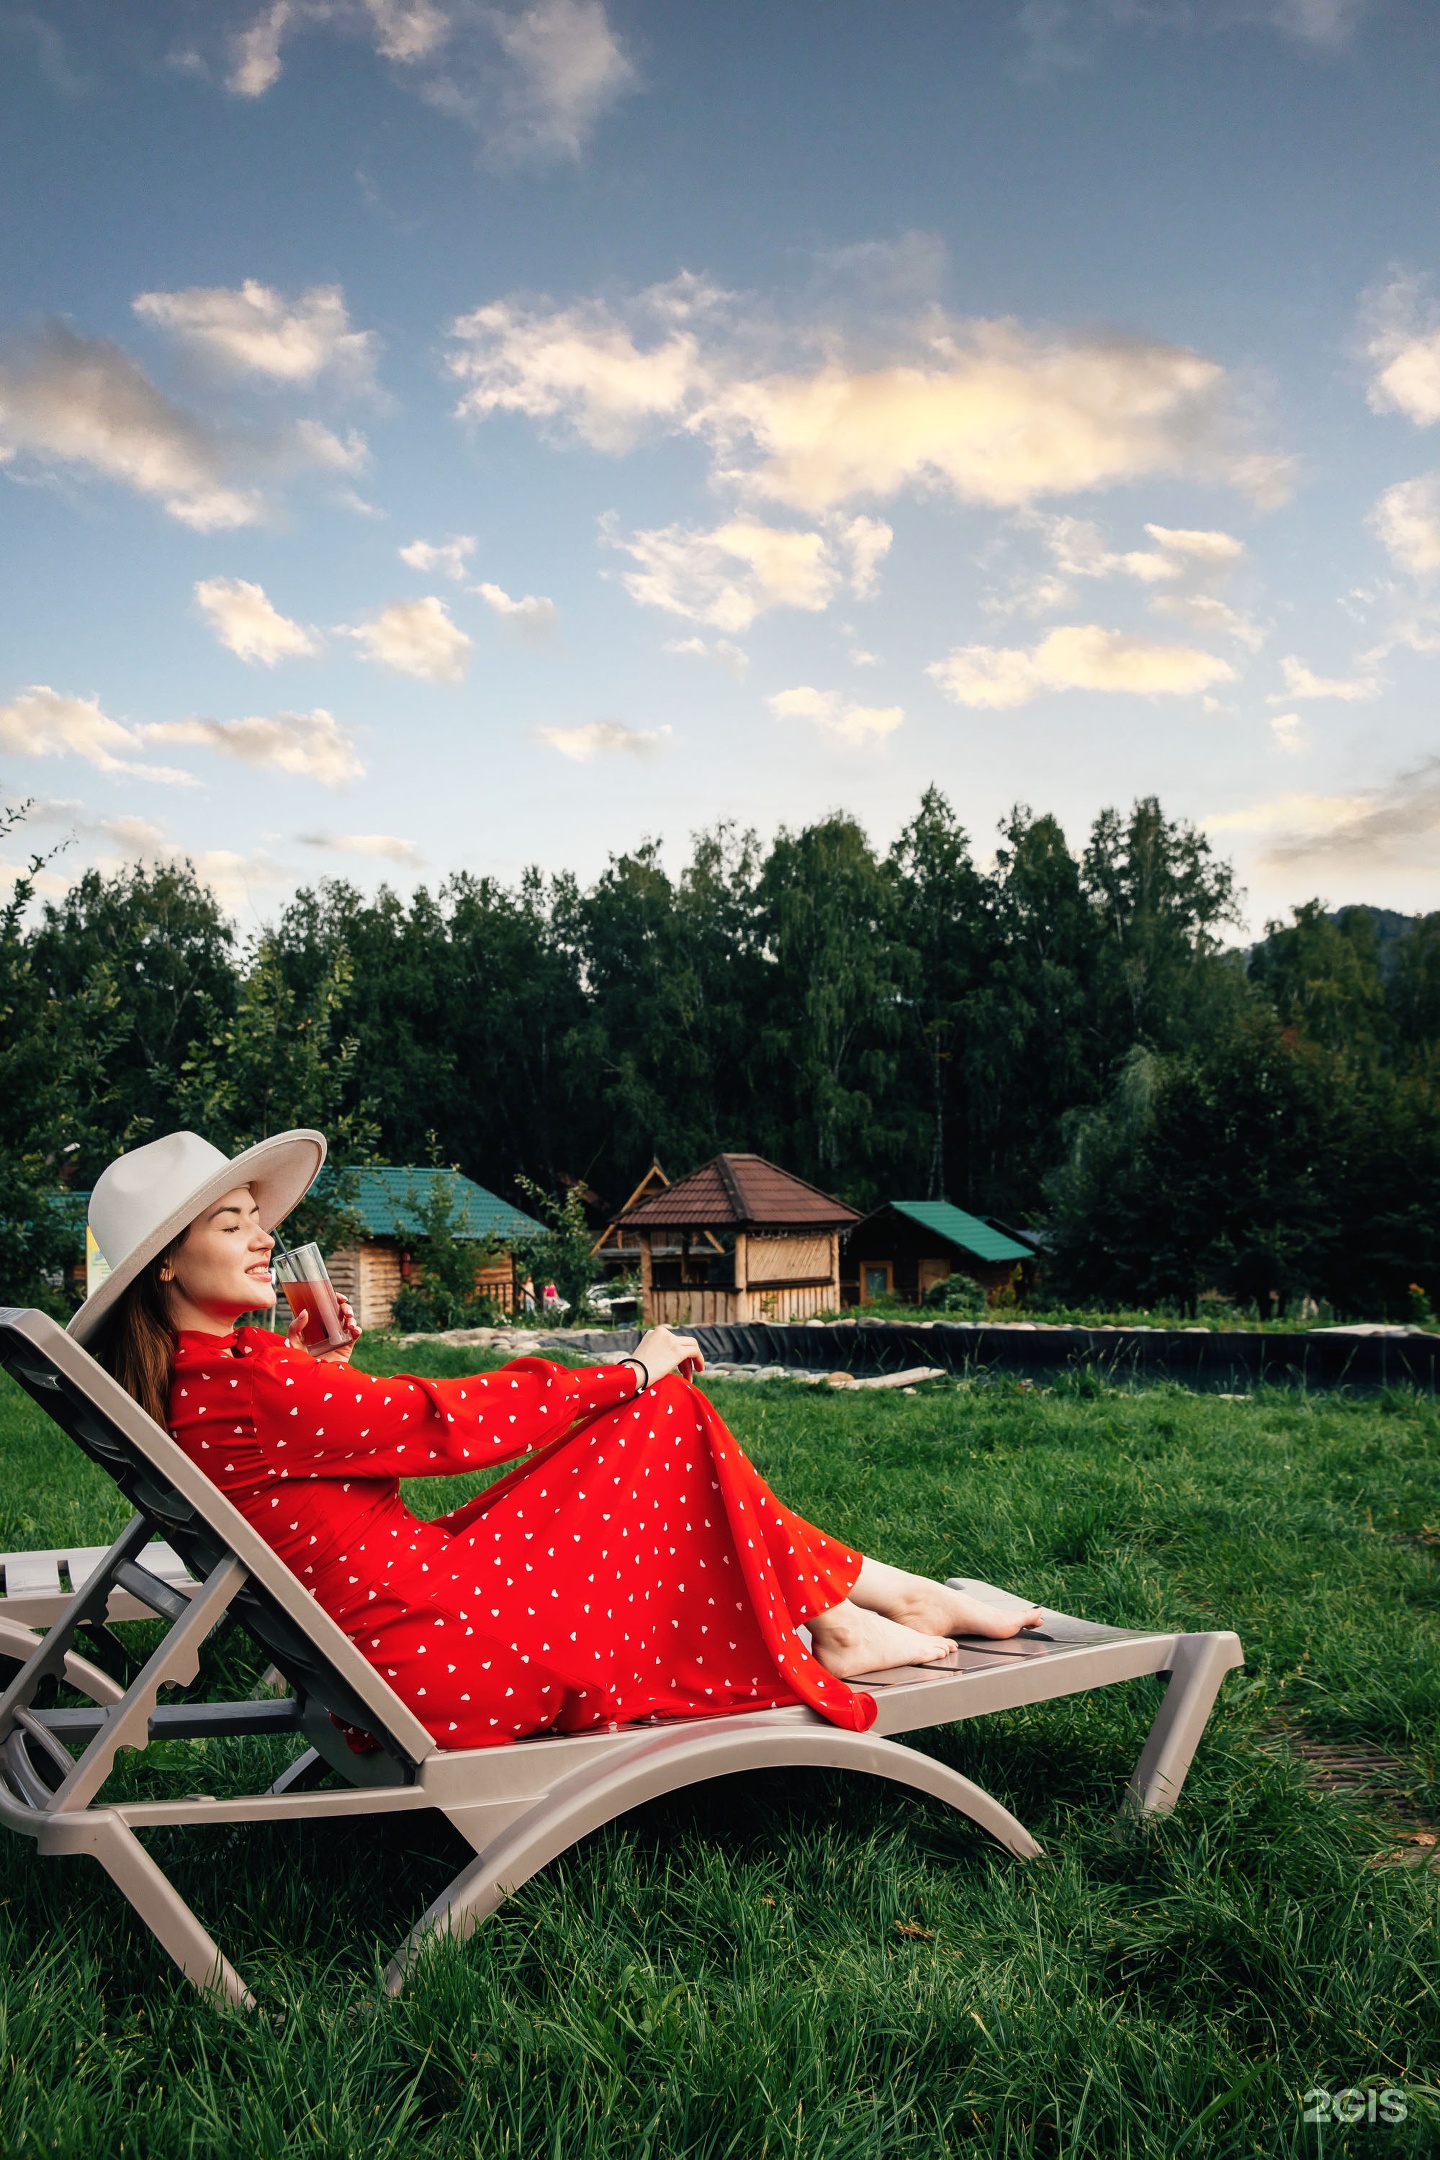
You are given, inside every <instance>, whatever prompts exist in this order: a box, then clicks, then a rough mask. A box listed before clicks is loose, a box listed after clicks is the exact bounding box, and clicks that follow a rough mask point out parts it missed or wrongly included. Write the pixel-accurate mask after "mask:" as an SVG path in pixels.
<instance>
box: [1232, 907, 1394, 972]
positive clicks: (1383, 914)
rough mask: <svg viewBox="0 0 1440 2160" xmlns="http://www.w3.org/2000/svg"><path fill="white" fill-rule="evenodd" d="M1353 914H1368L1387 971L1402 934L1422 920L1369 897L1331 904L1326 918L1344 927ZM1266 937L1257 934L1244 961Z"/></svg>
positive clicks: (1262, 946)
mask: <svg viewBox="0 0 1440 2160" xmlns="http://www.w3.org/2000/svg"><path fill="white" fill-rule="evenodd" d="M1356 915H1368V916H1369V918H1370V922H1371V925H1372V927H1373V929H1374V932H1375V943H1376V945H1377V946H1378V947H1379V950H1380V966H1381V969H1382V971H1383V973H1385V974H1386V975H1388V974H1389V973H1390V971H1391V969H1392V968H1393V967H1394V965H1395V950H1396V947H1397V946H1398V944H1399V942H1400V940H1401V938H1403V937H1405V936H1407V935H1408V934H1409V932H1410V931H1412V930H1413V929H1415V927H1416V925H1417V924H1418V923H1420V922H1422V921H1423V920H1424V918H1423V916H1420V915H1402V914H1401V912H1400V910H1399V909H1398V908H1388V907H1371V906H1370V904H1369V903H1368V901H1363V900H1357V901H1355V902H1354V903H1353V904H1352V905H1351V906H1350V907H1343V908H1332V909H1331V910H1330V912H1329V913H1328V914H1327V916H1326V918H1325V920H1326V921H1327V922H1332V923H1335V924H1337V925H1338V926H1339V927H1340V928H1342V929H1343V928H1344V926H1345V924H1346V922H1347V921H1350V920H1351V919H1353V917H1355V916H1356ZM1269 942H1270V940H1269V939H1268V938H1257V939H1256V941H1255V943H1254V944H1253V945H1252V946H1250V947H1249V949H1248V950H1247V952H1246V955H1245V957H1246V959H1247V961H1248V960H1249V958H1250V955H1251V954H1252V953H1257V952H1263V951H1264V950H1265V947H1266V946H1267V945H1268V944H1269Z"/></svg>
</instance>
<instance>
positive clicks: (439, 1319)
mask: <svg viewBox="0 0 1440 2160" xmlns="http://www.w3.org/2000/svg"><path fill="white" fill-rule="evenodd" d="M461 1219H462V1210H461V1207H460V1203H459V1200H458V1198H457V1192H456V1187H455V1185H454V1183H453V1182H452V1178H451V1177H448V1176H445V1175H443V1174H442V1175H440V1176H438V1177H433V1178H429V1179H427V1180H426V1184H425V1188H424V1190H423V1191H417V1190H416V1189H415V1187H414V1186H412V1187H411V1188H410V1189H409V1191H408V1192H407V1193H406V1196H405V1211H404V1214H403V1216H401V1217H400V1218H399V1219H398V1220H397V1222H396V1224H395V1235H396V1237H397V1238H398V1239H399V1240H400V1241H401V1244H402V1245H403V1246H404V1247H405V1248H406V1249H407V1250H408V1251H409V1253H410V1255H411V1262H412V1270H413V1272H412V1274H411V1277H410V1279H409V1281H408V1282H406V1283H404V1284H403V1285H402V1287H401V1289H400V1293H399V1295H398V1296H397V1297H396V1299H395V1301H394V1305H393V1307H392V1319H393V1324H394V1326H395V1327H396V1328H398V1329H399V1330H400V1331H401V1332H402V1333H409V1332H411V1331H412V1330H413V1331H416V1332H423V1333H426V1334H436V1333H439V1332H440V1331H441V1330H443V1329H445V1328H466V1327H493V1326H494V1325H495V1323H496V1322H497V1321H498V1320H499V1319H500V1317H501V1314H500V1311H499V1309H498V1307H497V1306H496V1304H495V1302H494V1300H493V1299H491V1298H488V1297H481V1296H479V1295H478V1294H477V1292H476V1289H475V1276H476V1273H477V1271H478V1269H479V1268H480V1267H481V1266H483V1264H484V1262H485V1261H486V1260H487V1259H489V1258H490V1257H491V1255H492V1254H493V1253H495V1252H496V1251H497V1250H498V1249H499V1248H498V1243H497V1241H496V1240H495V1239H494V1238H484V1239H480V1238H472V1237H462V1236H460V1235H459V1234H458V1231H457V1223H458V1222H459V1221H460V1220H461ZM417 1224H418V1228H417V1227H416V1226H417Z"/></svg>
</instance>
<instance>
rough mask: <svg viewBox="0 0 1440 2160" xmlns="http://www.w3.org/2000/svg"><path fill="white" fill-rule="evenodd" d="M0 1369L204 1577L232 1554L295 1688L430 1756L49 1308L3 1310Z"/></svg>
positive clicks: (250, 1537)
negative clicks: (244, 1570)
mask: <svg viewBox="0 0 1440 2160" xmlns="http://www.w3.org/2000/svg"><path fill="white" fill-rule="evenodd" d="M0 1365H3V1366H4V1368H5V1370H6V1372H8V1373H9V1375H10V1377H11V1378H12V1379H13V1380H15V1381H17V1382H18V1384H19V1385H20V1386H21V1387H22V1388H24V1390H25V1392H26V1394H27V1395H29V1396H31V1397H32V1398H33V1399H34V1401H35V1402H37V1403H38V1404H39V1406H40V1408H41V1409H42V1410H43V1411H44V1412H45V1414H46V1415H47V1417H50V1418H52V1419H53V1420H54V1422H55V1423H56V1424H57V1425H59V1426H60V1427H61V1428H62V1430H63V1431H65V1432H66V1433H68V1434H69V1436H70V1438H71V1439H72V1440H73V1441H74V1442H75V1444H76V1446H77V1447H79V1448H82V1449H83V1450H84V1452H85V1453H86V1454H87V1455H88V1456H89V1457H90V1459H91V1461H92V1462H96V1463H98V1464H99V1465H100V1467H101V1468H102V1469H103V1470H105V1471H107V1472H108V1473H109V1475H110V1476H111V1477H112V1478H113V1479H114V1480H115V1483H116V1484H117V1485H118V1486H119V1488H120V1490H121V1492H123V1493H124V1495H125V1497H126V1499H127V1500H128V1501H129V1502H130V1504H131V1506H132V1507H133V1508H135V1510H136V1511H137V1513H139V1514H141V1515H144V1516H145V1517H146V1518H147V1520H148V1521H149V1522H150V1523H151V1524H153V1526H154V1528H155V1529H156V1530H157V1531H158V1532H159V1533H160V1535H161V1536H162V1537H163V1538H165V1539H166V1540H167V1541H168V1542H169V1543H170V1544H171V1545H173V1546H174V1548H175V1550H176V1551H177V1552H178V1553H179V1554H180V1556H181V1558H182V1559H183V1560H184V1561H185V1563H186V1565H187V1566H188V1567H189V1569H190V1572H191V1574H192V1575H194V1576H196V1577H197V1578H198V1579H200V1580H202V1581H203V1580H204V1578H205V1577H206V1576H207V1575H208V1574H209V1573H210V1572H211V1570H212V1569H213V1568H215V1567H216V1566H218V1564H219V1563H220V1561H221V1560H223V1559H224V1558H225V1556H226V1554H227V1553H233V1554H234V1555H235V1557H236V1558H237V1559H238V1560H239V1561H240V1562H241V1563H242V1564H243V1566H244V1567H245V1569H246V1571H247V1574H248V1577H249V1580H248V1581H247V1582H246V1584H245V1587H244V1589H243V1590H241V1591H240V1593H239V1595H238V1596H237V1597H236V1599H235V1600H234V1603H233V1604H232V1606H231V1608H230V1609H231V1611H232V1612H233V1613H234V1615H235V1616H236V1618H237V1619H239V1620H240V1621H241V1622H242V1623H243V1625H244V1626H245V1628H246V1629H247V1630H248V1631H249V1633H250V1634H251V1635H252V1636H253V1637H254V1638H255V1640H256V1642H258V1643H259V1644H260V1646H261V1648H262V1649H263V1650H264V1651H265V1652H266V1654H267V1655H268V1656H269V1657H270V1658H271V1659H273V1661H274V1663H275V1664H276V1665H277V1666H278V1668H279V1670H280V1671H281V1672H282V1673H284V1675H285V1677H286V1678H287V1679H288V1680H289V1681H290V1683H291V1685H292V1686H293V1687H294V1688H295V1689H296V1690H297V1691H298V1692H299V1693H301V1694H303V1695H305V1696H308V1697H311V1698H313V1699H314V1700H315V1701H316V1702H318V1703H319V1704H320V1705H321V1706H322V1707H323V1708H324V1709H325V1710H327V1711H332V1712H333V1713H334V1715H335V1716H336V1717H338V1718H339V1719H340V1720H341V1721H342V1723H344V1724H346V1725H355V1726H358V1727H360V1728H361V1729H362V1730H363V1731H366V1732H369V1733H372V1734H373V1735H374V1736H375V1738H376V1739H377V1740H379V1741H381V1742H382V1743H383V1744H384V1745H385V1746H386V1747H387V1748H388V1749H389V1750H390V1752H391V1753H392V1754H393V1755H394V1756H396V1758H397V1759H398V1760H399V1761H400V1762H401V1763H410V1764H416V1763H419V1762H421V1761H422V1760H423V1759H424V1758H425V1757H426V1756H427V1755H430V1754H433V1752H434V1748H435V1743H434V1741H433V1740H432V1739H431V1737H430V1735H429V1734H428V1733H427V1732H426V1730H425V1727H424V1726H423V1725H422V1724H421V1723H420V1721H419V1719H418V1718H417V1717H416V1716H415V1714H414V1712H413V1711H411V1710H410V1709H408V1708H407V1707H406V1705H405V1704H404V1703H403V1702H401V1700H400V1698H399V1696H398V1695H396V1694H395V1692H394V1690H393V1689H391V1688H389V1687H387V1686H386V1684H385V1682H384V1680H382V1679H381V1677H380V1675H379V1674H378V1673H377V1672H376V1671H375V1669H374V1667H373V1666H370V1665H367V1664H366V1662H365V1660H364V1658H363V1657H362V1656H361V1655H360V1653H359V1651H358V1650H357V1649H356V1648H355V1645H354V1644H353V1643H352V1642H351V1641H350V1639H349V1637H348V1636H347V1635H346V1634H345V1633H344V1631H343V1630H342V1629H341V1628H340V1627H338V1626H337V1625H336V1623H335V1622H334V1621H333V1620H332V1619H331V1618H330V1615H329V1614H328V1613H327V1612H325V1611H324V1610H323V1609H322V1607H321V1606H320V1605H319V1604H317V1603H316V1601H315V1599H314V1597H313V1595H312V1593H311V1592H309V1591H307V1590H305V1589H303V1588H302V1586H301V1585H300V1583H299V1582H298V1581H297V1580H296V1578H295V1577H294V1576H293V1575H292V1574H291V1572H290V1570H289V1569H288V1568H287V1567H286V1566H285V1564H284V1562H283V1561H282V1560H281V1559H280V1558H279V1556H278V1555H277V1554H275V1553H273V1552H272V1551H271V1549H270V1547H269V1546H268V1545H267V1544H266V1543H265V1541H264V1539H263V1538H262V1537H261V1536H260V1535H259V1533H258V1532H257V1531H255V1530H253V1529H252V1528H251V1526H250V1524H249V1523H248V1522H247V1521H246V1520H245V1518H244V1516H243V1515H242V1514H241V1513H240V1511H239V1509H238V1508H236V1507H233V1506H232V1505H231V1503H230V1501H228V1500H227V1499H226V1497H225V1495H224V1494H223V1493H222V1492H221V1491H220V1489H219V1487H218V1486H216V1485H212V1484H211V1482H210V1480H209V1478H207V1477H206V1475H205V1473H204V1472H203V1470H199V1469H197V1468H196V1466H195V1465H194V1463H192V1462H191V1461H190V1459H189V1457H188V1456H187V1455H185V1454H184V1453H183V1452H182V1450H181V1449H180V1448H178V1447H177V1446H176V1444H175V1442H174V1441H173V1440H172V1439H171V1437H170V1435H169V1434H168V1433H167V1432H165V1431H163V1430H162V1429H161V1427H160V1426H158V1425H157V1424H156V1423H155V1421H154V1419H153V1418H149V1417H147V1416H146V1415H145V1412H144V1411H143V1410H142V1409H141V1408H140V1405H139V1404H138V1403H137V1402H136V1401H134V1399H133V1398H132V1397H131V1396H130V1395H128V1394H127V1393H126V1392H125V1390H124V1388H122V1387H121V1386H120V1384H119V1382H118V1381H117V1380H115V1379H113V1378H112V1377H111V1375H110V1374H109V1373H107V1372H106V1371H105V1369H104V1367H103V1366H102V1365H99V1364H97V1363H96V1361H95V1359H94V1358H92V1357H91V1356H90V1354H89V1352H88V1351H86V1350H83V1349H82V1348H81V1347H80V1345H79V1344H78V1343H77V1342H75V1341H73V1340H72V1338H71V1337H70V1336H69V1335H67V1334H66V1333H65V1331H64V1329H63V1328H61V1327H57V1326H56V1324H55V1322H54V1321H53V1320H51V1319H50V1318H49V1317H48V1315H46V1314H45V1313H41V1312H35V1311H31V1310H26V1309H21V1308H15V1307H0Z"/></svg>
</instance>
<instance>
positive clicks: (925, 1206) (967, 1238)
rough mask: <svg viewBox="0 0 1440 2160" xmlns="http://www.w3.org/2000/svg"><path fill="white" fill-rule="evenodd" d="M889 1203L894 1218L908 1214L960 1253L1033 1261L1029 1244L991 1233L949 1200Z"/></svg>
mask: <svg viewBox="0 0 1440 2160" xmlns="http://www.w3.org/2000/svg"><path fill="white" fill-rule="evenodd" d="M888 1204H889V1206H891V1207H892V1208H894V1210H895V1212H896V1214H897V1215H908V1216H909V1218H910V1220H911V1222H917V1223H919V1224H920V1226H921V1228H922V1229H924V1230H933V1231H934V1232H935V1234H936V1236H937V1237H942V1238H944V1239H945V1241H946V1243H947V1244H949V1245H958V1246H959V1248H960V1250H961V1251H962V1252H968V1253H973V1254H974V1255H975V1258H976V1259H977V1260H1033V1259H1034V1257H1035V1255H1034V1253H1033V1252H1032V1251H1031V1250H1030V1247H1029V1246H1028V1245H1021V1244H1020V1243H1019V1242H1018V1241H1017V1240H1016V1239H1015V1238H1012V1237H1006V1236H1005V1234H1004V1232H1003V1231H1001V1230H992V1229H991V1227H990V1225H989V1223H987V1222H982V1221H981V1220H980V1217H979V1216H978V1215H967V1214H966V1212H965V1210H964V1208H959V1207H952V1206H951V1204H950V1202H949V1201H948V1200H891V1201H890V1202H889V1203H888ZM878 1212H880V1211H879V1210H877V1213H878Z"/></svg>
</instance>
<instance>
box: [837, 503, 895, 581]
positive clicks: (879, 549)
mask: <svg viewBox="0 0 1440 2160" xmlns="http://www.w3.org/2000/svg"><path fill="white" fill-rule="evenodd" d="M894 538H895V533H894V529H893V527H891V526H889V525H887V524H886V523H885V520H884V519H883V518H872V517H856V518H851V519H850V520H849V521H848V523H843V524H841V525H839V526H838V527H837V528H836V531H835V540H836V543H837V545H838V546H839V547H841V548H842V549H843V550H844V552H845V553H846V554H847V555H848V556H849V558H850V590H851V592H852V593H853V594H854V595H855V598H856V599H857V600H868V599H870V598H871V596H872V595H873V593H874V591H875V588H876V586H877V585H878V584H879V582H880V565H881V563H882V562H883V561H884V560H885V557H886V556H887V555H888V554H889V552H890V546H891V542H892V541H893V540H894Z"/></svg>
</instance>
